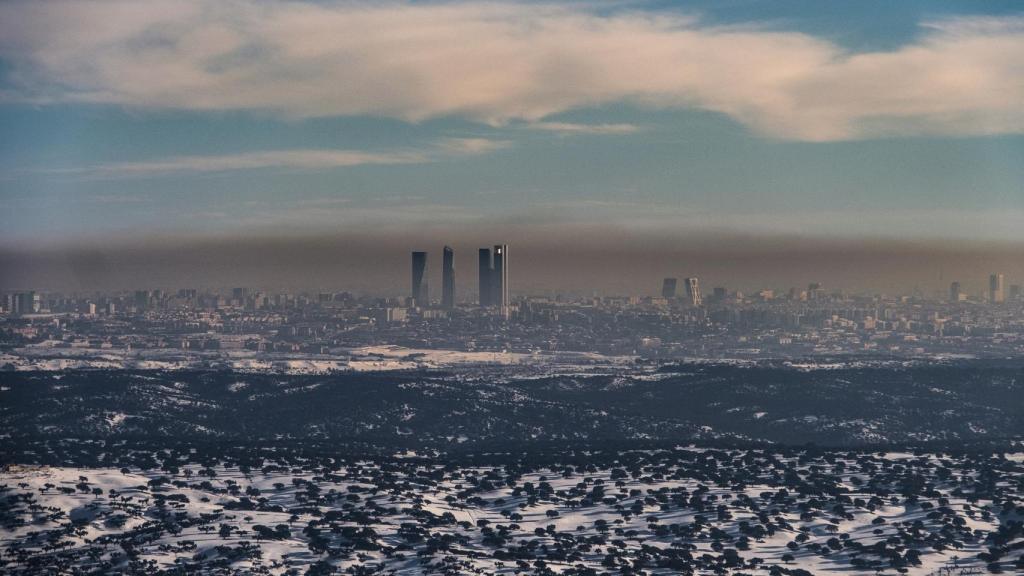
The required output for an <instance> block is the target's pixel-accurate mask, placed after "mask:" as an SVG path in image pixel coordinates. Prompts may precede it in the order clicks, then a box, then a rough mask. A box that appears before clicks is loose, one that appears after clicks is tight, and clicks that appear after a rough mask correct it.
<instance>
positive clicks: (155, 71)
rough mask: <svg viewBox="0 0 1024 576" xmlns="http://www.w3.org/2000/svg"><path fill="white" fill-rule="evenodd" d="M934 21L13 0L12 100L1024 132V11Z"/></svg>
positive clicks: (1, 45)
mask: <svg viewBox="0 0 1024 576" xmlns="http://www.w3.org/2000/svg"><path fill="white" fill-rule="evenodd" d="M923 24H924V25H925V28H924V29H923V32H922V34H921V35H920V36H919V37H918V38H916V39H915V40H914V41H913V42H912V43H910V44H907V45H905V46H902V47H899V48H897V49H895V50H891V51H885V52H850V51H847V50H845V49H843V48H841V47H839V46H837V45H836V44H834V43H832V42H830V41H827V40H824V39H821V38H817V37H815V36H812V35H808V34H804V33H798V32H788V31H780V30H777V29H767V28H763V27H757V26H756V25H755V26H746V27H728V28H722V27H714V26H706V25H702V24H701V23H700V22H699V21H698V20H695V19H693V18H687V17H682V16H679V15H676V14H674V13H658V12H649V11H643V10H640V9H637V10H636V11H632V12H631V11H621V10H616V11H611V12H607V11H602V12H598V11H593V10H592V7H591V5H589V4H586V3H584V4H548V5H537V4H532V3H531V4H513V3H500V2H498V3H495V2H486V3H478V4H475V3H466V2H439V3H429V2H428V3H406V2H395V1H384V2H379V3H371V2H360V1H356V2H341V1H330V0H328V1H325V2H312V1H289V2H284V1H268V0H150V1H147V2H145V3H139V2H134V1H128V0H108V1H102V0H56V1H53V2H36V1H26V0H12V1H9V2H4V3H2V4H0V58H2V59H3V60H4V61H5V63H6V64H7V66H8V70H9V73H8V74H6V77H7V79H8V81H7V84H8V85H6V86H0V94H2V95H3V96H2V97H3V98H6V99H18V100H22V101H32V102H38V103H46V102H100V103H113V104H121V105H125V106H131V107H142V108H158V109H165V108H169V109H188V110H239V109H244V110H260V111H271V112H276V113H280V114H283V115H286V116H293V117H316V116H334V115H375V116H388V117H396V118H401V119H406V120H413V121H418V120H422V119H426V118H434V117H441V116H452V115H457V116H462V117H466V118H471V119H474V120H478V121H482V122H487V123H492V124H496V125H501V124H504V123H507V122H510V121H519V120H523V121H526V122H535V123H538V122H539V124H538V126H539V127H540V129H545V126H546V127H547V128H548V129H551V130H555V131H561V132H563V133H564V132H571V131H573V130H574V129H575V130H576V131H577V132H583V131H586V130H588V129H586V128H583V127H578V128H577V127H575V126H574V125H571V124H563V123H557V122H553V123H545V122H542V120H544V119H545V118H548V117H550V116H552V115H554V114H557V113H559V112H564V111H566V110H571V109H575V108H582V107H594V106H600V105H602V104H609V103H616V102H629V103H633V104H635V105H641V106H652V107H661V108H699V109H704V110H711V111H716V112H720V113H723V114H726V115H728V116H730V117H732V118H734V119H736V120H737V121H739V122H742V123H743V124H745V125H747V126H749V127H750V128H751V129H753V130H754V131H756V132H758V133H761V134H765V135H769V136H773V137H778V138H786V139H795V140H809V141H823V140H843V139H854V138H867V137H876V136H904V135H918V134H952V135H971V134H974V135H977V134H998V133H1021V132H1024V106H1021V102H1024V83H1022V82H1021V80H1020V78H1021V74H1020V71H1021V69H1022V67H1024V19H1022V18H1012V17H1007V18H1000V19H995V18H960V19H950V20H944V21H941V22H930V23H923ZM609 129H610V130H611V131H613V132H614V131H615V130H619V128H608V127H605V130H606V131H607V130H609ZM589 130H590V131H591V132H595V131H596V132H600V131H601V130H602V129H601V128H600V127H595V128H590V129H589ZM253 160H254V159H253V158H235V159H233V160H231V161H230V162H231V163H233V164H246V163H248V162H251V161H253ZM395 160H396V159H394V158H389V159H386V161H389V162H391V161H395ZM398 160H399V161H405V160H408V159H398ZM257 161H264V162H265V161H266V159H263V160H257ZM311 161H312V162H313V163H316V164H323V163H328V164H331V163H339V162H340V163H343V164H344V163H348V162H351V161H353V159H350V158H348V157H345V156H337V155H335V156H332V157H331V158H325V157H322V156H321V157H319V158H318V159H313V160H311ZM354 161H357V162H358V161H361V160H359V159H355V160H354ZM302 162H305V161H304V160H303V161H302ZM155 168H156V169H166V168H167V167H159V166H157V167H155Z"/></svg>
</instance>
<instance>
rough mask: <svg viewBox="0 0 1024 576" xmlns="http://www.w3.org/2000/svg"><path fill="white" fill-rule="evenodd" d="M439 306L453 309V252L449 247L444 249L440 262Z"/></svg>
mask: <svg viewBox="0 0 1024 576" xmlns="http://www.w3.org/2000/svg"><path fill="white" fill-rule="evenodd" d="M441 306H442V307H444V308H446V309H448V310H450V309H452V308H454V307H455V251H454V250H452V248H451V247H450V246H445V247H444V256H443V258H442V260H441Z"/></svg>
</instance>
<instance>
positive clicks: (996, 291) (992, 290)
mask: <svg viewBox="0 0 1024 576" xmlns="http://www.w3.org/2000/svg"><path fill="white" fill-rule="evenodd" d="M1004 281H1005V279H1004V278H1003V275H1002V274H993V275H991V276H989V277H988V299H989V301H990V302H993V303H995V304H1000V303H1003V302H1006V292H1005V290H1004V288H1003V283H1004Z"/></svg>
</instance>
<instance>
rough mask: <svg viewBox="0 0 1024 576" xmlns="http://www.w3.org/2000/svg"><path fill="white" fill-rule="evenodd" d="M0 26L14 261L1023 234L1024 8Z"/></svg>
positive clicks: (790, 6) (127, 10)
mask: <svg viewBox="0 0 1024 576" xmlns="http://www.w3.org/2000/svg"><path fill="white" fill-rule="evenodd" d="M0 22H2V23H0V130H2V133H3V134H4V137H3V138H2V139H0V197H2V198H3V200H4V204H5V207H6V209H5V210H4V211H3V212H2V213H0V240H3V241H4V243H5V244H6V245H8V246H28V245H38V244H39V243H44V244H55V245H60V244H75V243H79V242H82V241H97V242H99V241H107V240H110V239H114V240H122V241H131V239H133V238H144V237H149V236H152V235H154V234H159V235H165V236H172V237H173V236H195V235H230V234H307V233H317V232H327V233H330V232H336V231H338V230H346V231H351V230H361V229H366V230H371V231H376V232H379V231H381V230H388V229H391V228H395V229H402V230H409V229H422V230H424V231H429V233H430V234H432V235H438V234H442V235H443V233H444V231H446V230H456V231H457V230H459V229H467V230H469V229H481V228H483V229H488V228H493V229H501V228H506V229H508V228H515V227H516V226H519V225H521V224H522V223H524V222H526V223H529V224H530V225H531V226H539V227H544V226H549V227H551V228H553V229H557V228H558V227H561V226H565V225H567V224H573V223H588V224H595V223H596V224H601V223H607V224H608V225H610V226H615V227H617V228H620V229H624V230H638V231H643V232H645V233H646V232H650V231H659V230H661V231H669V232H671V231H678V230H680V229H685V230H687V231H691V232H692V231H697V232H700V231H709V232H712V231H713V232H740V233H745V234H762V233H763V234H783V235H801V236H828V237H850V238H862V237H882V238H888V237H898V238H908V239H934V238H942V239H967V240H1000V241H1015V242H1016V241H1022V240H1024V112H1022V110H1024V84H1022V80H1021V78H1024V74H1022V73H1021V72H1022V70H1024V11H1021V10H1020V4H1019V3H1014V2H1007V3H1001V2H985V3H979V2H898V3H894V2H836V3H822V2H781V3H779V2H771V3H769V2H751V1H725V2H708V3H689V4H679V3H674V2H671V3H670V2H662V3H656V2H639V3H632V4H628V5H626V6H623V5H621V4H619V5H612V4H604V3H586V4H583V3H576V4H547V3H545V4H538V3H534V4H530V5H526V4H473V3H443V4H442V3H424V2H420V3H414V4H400V3H376V4H353V3H334V2H318V3H312V2H308V3H307V2H287V3H275V2H261V1H255V0H254V1H247V0H237V1H231V2H218V3H214V2H212V1H208V0H196V1H194V2H169V3H166V4H165V3H162V2H153V3H151V4H150V3H147V8H146V9H145V10H143V9H141V8H140V7H139V6H138V5H133V4H132V3H125V2H69V3H61V2H53V3H22V2H9V3H6V4H4V5H3V6H2V7H0ZM994 55H995V57H994ZM1014 72H1016V74H1014ZM453 234H455V235H457V234H458V232H453Z"/></svg>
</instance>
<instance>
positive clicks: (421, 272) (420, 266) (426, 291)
mask: <svg viewBox="0 0 1024 576" xmlns="http://www.w3.org/2000/svg"><path fill="white" fill-rule="evenodd" d="M412 300H413V305H415V306H427V305H429V304H430V288H429V286H428V284H427V253H426V252H413V253H412Z"/></svg>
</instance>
